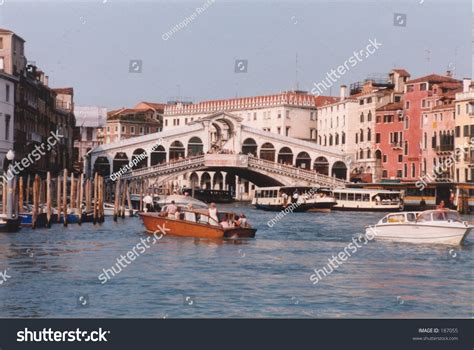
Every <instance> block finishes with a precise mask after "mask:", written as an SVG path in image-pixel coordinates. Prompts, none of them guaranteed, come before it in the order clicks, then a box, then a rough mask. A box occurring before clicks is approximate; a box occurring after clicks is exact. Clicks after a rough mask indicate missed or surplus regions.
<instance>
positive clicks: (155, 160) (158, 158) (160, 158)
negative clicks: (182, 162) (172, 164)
mask: <svg viewBox="0 0 474 350" xmlns="http://www.w3.org/2000/svg"><path fill="white" fill-rule="evenodd" d="M150 158H151V159H150V164H151V165H152V166H153V165H158V164H162V163H166V149H165V148H164V147H163V146H161V145H159V146H158V147H156V149H155V150H154V151H153V152H151V155H150Z"/></svg>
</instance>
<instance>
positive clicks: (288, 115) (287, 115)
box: [286, 111, 290, 119]
mask: <svg viewBox="0 0 474 350" xmlns="http://www.w3.org/2000/svg"><path fill="white" fill-rule="evenodd" d="M286 119H290V111H286Z"/></svg>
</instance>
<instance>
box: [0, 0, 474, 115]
mask: <svg viewBox="0 0 474 350" xmlns="http://www.w3.org/2000/svg"><path fill="white" fill-rule="evenodd" d="M206 2H208V5H207V8H205V9H204V10H200V11H198V12H199V13H198V12H196V9H197V8H198V7H200V8H204V7H205V6H206V5H205V4H206ZM471 6H472V3H471V1H469V0H454V1H452V0H444V1H443V0H403V1H360V0H359V1H358V0H346V1H319V0H314V1H313V0H306V1H298V0H292V1H270V0H267V1H263V0H261V1H248V0H246V1H229V0H214V1H212V0H196V1H194V0H193V1H176V0H175V1H162V0H156V1H151V0H150V1H132V0H130V1H124V0H120V1H119V0H87V1H44V0H36V1H23V0H0V27H1V28H6V29H9V30H12V31H14V32H16V33H17V34H18V35H20V36H21V37H22V38H23V39H25V40H26V47H25V54H26V56H27V59H28V60H29V61H32V62H35V63H36V65H37V66H39V67H40V68H41V69H42V70H43V71H45V72H46V74H47V75H49V77H50V78H49V79H50V80H49V82H50V86H52V87H68V86H72V87H74V91H75V103H76V105H81V106H90V105H95V106H102V107H107V108H110V109H113V108H120V107H124V106H127V107H132V106H134V105H135V104H136V103H138V102H139V101H150V102H166V101H169V100H177V99H179V100H189V101H194V102H198V101H202V100H211V99H220V98H232V97H236V96H239V97H245V96H255V95H265V94H273V93H278V92H280V91H287V90H293V89H295V88H296V87H299V89H300V90H306V91H311V89H312V88H313V87H314V83H317V82H320V81H322V80H323V79H325V78H326V74H327V73H328V72H330V71H331V69H336V68H337V67H338V66H339V65H343V64H344V62H345V61H347V60H348V59H349V58H350V57H351V56H352V55H353V52H354V51H359V50H363V49H365V48H366V46H367V44H369V40H372V41H374V40H376V42H378V43H379V44H381V46H380V47H379V48H378V49H377V50H376V51H375V52H374V53H373V54H371V55H369V56H368V57H364V58H363V60H362V61H358V62H357V65H355V66H353V67H352V66H350V70H349V71H347V72H345V73H344V74H343V75H341V76H340V77H339V78H338V79H337V81H336V82H335V83H334V87H333V88H332V89H331V90H330V91H326V94H329V93H332V94H333V95H338V90H339V86H340V85H341V84H346V85H349V84H351V83H353V82H356V81H361V80H364V79H365V78H367V77H368V76H376V75H382V74H386V73H388V72H389V71H390V70H391V69H392V68H405V69H407V70H408V71H409V72H410V73H411V75H412V78H415V77H419V76H422V75H426V74H431V73H441V74H443V73H445V72H446V70H448V69H450V70H452V71H454V76H455V77H456V78H460V79H462V78H464V77H471V76H472V66H473V56H472V48H471V42H472V33H473V32H472V29H471V28H472V27H471V18H472V7H471ZM193 14H195V16H193V18H192V20H191V21H190V22H189V23H187V25H186V26H181V27H182V28H181V29H179V28H178V29H179V30H177V31H176V30H173V32H170V31H171V30H172V28H173V27H176V26H177V25H178V24H179V23H181V22H183V21H184V20H185V18H186V17H188V18H189V17H191V16H192V15H193ZM396 14H398V15H396ZM400 15H401V16H400ZM405 16H406V17H405ZM395 24H396V25H395ZM167 32H168V33H169V34H168V35H166V33H167ZM165 39H166V40H165ZM296 57H298V59H296ZM236 60H246V61H243V62H242V63H241V65H239V66H238V67H239V69H241V70H243V71H240V70H239V69H237V70H236ZM297 61H298V64H297V63H296V62H297ZM236 71H237V72H236Z"/></svg>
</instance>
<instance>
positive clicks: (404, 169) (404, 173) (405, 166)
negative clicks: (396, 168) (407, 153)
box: [403, 163, 408, 177]
mask: <svg viewBox="0 0 474 350" xmlns="http://www.w3.org/2000/svg"><path fill="white" fill-rule="evenodd" d="M403 177H408V165H406V163H405V164H404V165H403Z"/></svg>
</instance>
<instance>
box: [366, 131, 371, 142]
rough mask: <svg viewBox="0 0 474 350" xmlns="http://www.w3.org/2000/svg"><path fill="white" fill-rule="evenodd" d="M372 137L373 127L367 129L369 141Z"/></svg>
mask: <svg viewBox="0 0 474 350" xmlns="http://www.w3.org/2000/svg"><path fill="white" fill-rule="evenodd" d="M371 139H372V129H370V128H368V129H367V141H370V140H371Z"/></svg>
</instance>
